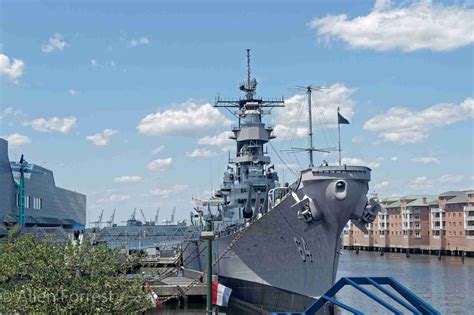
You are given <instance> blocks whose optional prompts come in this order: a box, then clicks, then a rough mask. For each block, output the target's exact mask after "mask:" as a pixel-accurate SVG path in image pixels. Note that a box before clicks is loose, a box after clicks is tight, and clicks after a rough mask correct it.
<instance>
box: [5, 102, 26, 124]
mask: <svg viewBox="0 0 474 315" xmlns="http://www.w3.org/2000/svg"><path fill="white" fill-rule="evenodd" d="M6 118H9V119H8V121H9V122H10V125H11V126H13V124H14V123H15V122H17V123H19V124H25V121H26V119H27V116H26V114H25V113H23V112H22V111H21V110H19V109H14V108H13V107H11V106H8V107H7V108H5V109H4V110H3V112H1V113H0V120H4V119H6Z"/></svg>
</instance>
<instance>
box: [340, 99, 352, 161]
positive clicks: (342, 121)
mask: <svg viewBox="0 0 474 315" xmlns="http://www.w3.org/2000/svg"><path fill="white" fill-rule="evenodd" d="M348 124H350V122H349V120H347V119H346V118H345V117H344V116H342V115H341V113H339V107H338V108H337V139H338V146H339V148H338V149H339V150H338V151H339V166H341V165H342V161H341V151H342V150H341V125H348Z"/></svg>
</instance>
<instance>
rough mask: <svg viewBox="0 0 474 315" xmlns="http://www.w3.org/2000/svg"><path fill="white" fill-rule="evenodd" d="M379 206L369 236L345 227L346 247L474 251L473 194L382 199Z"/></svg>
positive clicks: (444, 194)
mask: <svg viewBox="0 0 474 315" xmlns="http://www.w3.org/2000/svg"><path fill="white" fill-rule="evenodd" d="M380 203H381V205H382V211H381V212H380V213H379V214H378V216H377V218H376V219H375V221H374V222H373V223H372V224H369V225H368V227H367V230H368V233H364V232H362V231H361V230H360V229H358V228H357V227H356V226H354V225H353V224H351V223H350V222H349V223H348V224H347V225H346V227H345V229H344V232H343V246H344V247H345V248H354V247H356V248H362V249H367V250H382V249H383V250H391V251H406V250H409V251H423V252H438V251H441V252H442V253H451V252H453V251H464V252H470V253H473V252H474V191H448V192H445V193H443V194H441V195H439V196H433V195H410V196H405V197H402V198H385V199H382V200H380Z"/></svg>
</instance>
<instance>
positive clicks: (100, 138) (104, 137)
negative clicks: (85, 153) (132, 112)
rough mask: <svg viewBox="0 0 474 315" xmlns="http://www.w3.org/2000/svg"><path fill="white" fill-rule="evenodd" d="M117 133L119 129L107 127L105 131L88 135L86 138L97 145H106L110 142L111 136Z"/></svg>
mask: <svg viewBox="0 0 474 315" xmlns="http://www.w3.org/2000/svg"><path fill="white" fill-rule="evenodd" d="M117 133H118V130H115V129H105V130H104V131H103V132H99V133H96V134H94V135H92V136H87V137H86V140H87V141H90V142H92V143H93V144H95V145H98V146H104V145H107V144H109V141H110V138H112V136H113V135H115V134H117Z"/></svg>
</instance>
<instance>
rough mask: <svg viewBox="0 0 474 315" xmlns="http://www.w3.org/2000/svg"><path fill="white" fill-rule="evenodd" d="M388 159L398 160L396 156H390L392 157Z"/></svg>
mask: <svg viewBox="0 0 474 315" xmlns="http://www.w3.org/2000/svg"><path fill="white" fill-rule="evenodd" d="M390 160H392V161H397V160H398V156H392V157H391V158H390Z"/></svg>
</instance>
